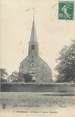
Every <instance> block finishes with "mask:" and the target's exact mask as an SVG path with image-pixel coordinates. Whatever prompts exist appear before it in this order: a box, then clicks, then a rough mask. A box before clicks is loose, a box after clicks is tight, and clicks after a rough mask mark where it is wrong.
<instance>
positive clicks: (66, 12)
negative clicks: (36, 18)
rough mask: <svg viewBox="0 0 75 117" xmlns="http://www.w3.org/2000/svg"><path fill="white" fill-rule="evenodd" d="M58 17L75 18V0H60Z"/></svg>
mask: <svg viewBox="0 0 75 117" xmlns="http://www.w3.org/2000/svg"><path fill="white" fill-rule="evenodd" d="M58 19H61V20H73V19H74V1H59V3H58Z"/></svg>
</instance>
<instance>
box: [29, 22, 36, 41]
mask: <svg viewBox="0 0 75 117" xmlns="http://www.w3.org/2000/svg"><path fill="white" fill-rule="evenodd" d="M30 42H31V43H34V42H37V34H36V29H35V21H34V20H33V23H32V31H31V37H30Z"/></svg>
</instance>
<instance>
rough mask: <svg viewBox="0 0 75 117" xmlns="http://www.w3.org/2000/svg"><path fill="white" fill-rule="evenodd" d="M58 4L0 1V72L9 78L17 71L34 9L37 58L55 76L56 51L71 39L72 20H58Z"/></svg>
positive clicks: (55, 1)
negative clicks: (4, 72)
mask: <svg viewBox="0 0 75 117" xmlns="http://www.w3.org/2000/svg"><path fill="white" fill-rule="evenodd" d="M58 3H59V0H0V68H6V69H7V71H8V73H9V74H10V73H11V72H13V71H15V70H16V71H18V70H19V65H20V62H21V61H22V60H23V59H24V58H25V57H26V56H27V53H28V44H29V40H30V34H31V28H32V22H33V8H34V9H35V27H36V32H37V39H38V43H39V55H40V56H41V57H42V59H44V60H45V61H46V62H47V64H48V65H49V66H50V68H51V69H52V72H53V76H54V75H55V70H54V68H55V66H56V64H57V62H56V59H57V58H58V57H59V52H60V50H61V49H62V48H63V47H64V45H69V44H70V43H71V40H73V39H75V19H73V20H59V19H58ZM28 9H29V10H28ZM74 14H75V11H74Z"/></svg>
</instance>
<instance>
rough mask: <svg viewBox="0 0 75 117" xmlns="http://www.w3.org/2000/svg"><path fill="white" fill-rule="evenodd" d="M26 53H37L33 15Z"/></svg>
mask: <svg viewBox="0 0 75 117" xmlns="http://www.w3.org/2000/svg"><path fill="white" fill-rule="evenodd" d="M28 55H31V56H37V55H38V42H37V34H36V29H35V21H34V16H33V23H32V31H31V37H30V41H29V51H28Z"/></svg>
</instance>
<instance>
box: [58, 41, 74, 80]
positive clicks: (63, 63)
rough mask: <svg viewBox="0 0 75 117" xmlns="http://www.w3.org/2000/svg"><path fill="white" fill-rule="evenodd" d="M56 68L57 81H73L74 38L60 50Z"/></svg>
mask: <svg viewBox="0 0 75 117" xmlns="http://www.w3.org/2000/svg"><path fill="white" fill-rule="evenodd" d="M56 70H57V71H58V75H57V79H58V80H57V82H71V81H74V82H75V40H73V41H72V44H71V45H70V46H65V47H64V48H63V49H62V50H61V51H60V56H59V58H58V64H57V66H56Z"/></svg>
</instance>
